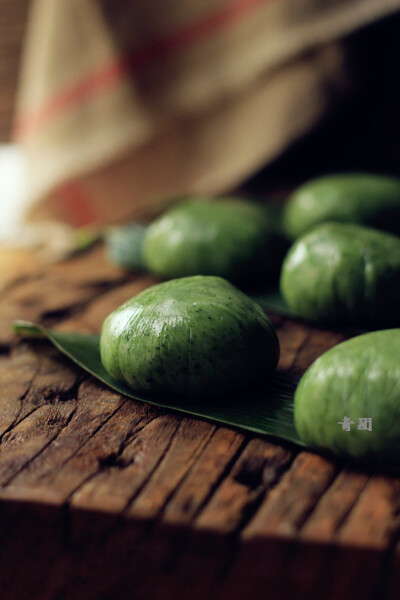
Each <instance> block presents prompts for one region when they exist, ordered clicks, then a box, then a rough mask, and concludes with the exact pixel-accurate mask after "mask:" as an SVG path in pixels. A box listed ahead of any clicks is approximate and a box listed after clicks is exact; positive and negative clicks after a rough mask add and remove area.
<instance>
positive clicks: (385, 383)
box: [294, 329, 400, 464]
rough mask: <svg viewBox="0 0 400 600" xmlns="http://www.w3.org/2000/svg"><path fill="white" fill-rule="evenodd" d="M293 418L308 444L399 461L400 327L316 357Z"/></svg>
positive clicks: (301, 387) (360, 456)
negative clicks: (347, 429)
mask: <svg viewBox="0 0 400 600" xmlns="http://www.w3.org/2000/svg"><path fill="white" fill-rule="evenodd" d="M345 417H347V418H348V419H349V420H345V419H344V418H345ZM360 419H361V422H360ZM365 419H371V421H370V422H369V421H365ZM294 421H295V426H296V429H297V431H298V433H299V435H300V437H301V438H302V439H303V440H304V441H305V442H307V443H309V444H313V445H316V446H320V447H321V448H328V449H330V450H333V451H335V452H339V453H342V454H344V455H348V456H351V457H354V458H358V459H370V460H371V461H374V462H375V461H382V462H386V463H392V464H393V463H395V462H396V461H397V462H399V460H400V329H391V330H385V331H374V332H373V333H367V334H364V335H360V336H358V337H355V338H353V339H351V340H348V341H346V342H343V343H341V344H339V345H338V346H335V347H334V348H332V349H331V350H328V352H326V353H325V354H323V355H322V356H321V357H320V358H318V359H317V360H316V361H315V362H314V363H313V364H312V365H311V367H310V368H309V369H308V371H307V372H306V373H305V375H304V376H303V377H302V379H301V380H300V383H299V386H298V388H297V390H296V393H295V399H294ZM351 421H352V422H353V423H351ZM343 422H345V423H346V422H347V428H350V430H349V431H346V425H343V424H342V423H343ZM343 427H345V429H343Z"/></svg>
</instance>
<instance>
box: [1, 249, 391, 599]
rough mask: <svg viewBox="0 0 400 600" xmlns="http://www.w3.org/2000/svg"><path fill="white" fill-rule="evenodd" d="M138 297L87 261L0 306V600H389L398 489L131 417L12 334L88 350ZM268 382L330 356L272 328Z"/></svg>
mask: <svg viewBox="0 0 400 600" xmlns="http://www.w3.org/2000/svg"><path fill="white" fill-rule="evenodd" d="M154 281H155V280H154V279H152V278H151V277H149V276H143V275H139V274H127V273H125V272H123V271H121V270H119V269H117V268H115V267H112V266H110V265H108V264H107V263H106V262H105V260H104V256H103V250H102V248H101V247H95V248H93V249H92V250H91V251H89V252H87V253H85V254H82V255H81V256H77V257H75V258H73V259H70V260H69V261H65V262H63V263H60V264H58V265H53V266H51V267H48V268H47V269H42V270H41V269H33V270H32V274H30V275H28V274H27V273H25V274H23V275H22V276H19V277H17V278H14V279H12V280H10V278H8V280H7V282H6V284H5V285H4V286H3V289H2V291H1V292H0V442H1V443H0V486H1V487H0V530H1V533H2V544H1V547H0V554H1V559H0V590H1V592H0V597H1V599H2V600H8V599H10V600H16V599H17V600H19V599H24V598H35V599H36V598H37V599H40V600H46V599H50V598H57V599H70V598H71V599H80V598H83V599H85V600H88V599H91V598H93V599H95V598H96V599H98V598H118V599H121V598H123V599H124V598H135V599H136V598H138V599H142V598H143V599H148V598H157V600H158V599H162V600H164V599H165V600H167V599H168V600H169V599H171V600H172V599H177V598H178V599H179V598H187V597H190V598H191V600H193V599H198V600H202V599H205V598H207V599H209V598H212V599H214V598H215V599H219V598H222V599H225V598H230V599H240V600H242V599H245V598H251V599H252V600H253V599H258V598H272V599H274V600H280V599H288V598H304V599H307V600H311V599H317V598H318V599H319V598H324V599H338V600H339V599H340V600H343V599H347V598H349V599H350V598H351V599H352V600H353V599H354V598H360V599H367V598H368V599H372V598H389V599H394V598H395V597H396V598H397V595H398V594H397V589H398V584H399V578H400V569H399V564H400V546H399V544H398V539H399V524H400V519H399V510H400V496H399V493H398V492H399V489H400V479H398V478H394V477H386V476H383V475H380V474H378V473H374V472H366V471H361V470H356V469H354V468H352V467H350V466H349V465H346V464H344V463H341V462H338V461H337V462H336V461H335V462H334V461H331V460H327V459H326V458H322V457H321V456H318V455H316V454H313V453H311V452H305V451H299V450H298V449H296V448H295V447H293V446H291V445H290V444H286V443H279V442H277V441H276V440H273V439H269V438H262V437H258V436H254V435H250V434H248V433H245V432H243V431H239V430H234V429H229V428H227V427H220V426H218V425H215V424H213V423H210V422H206V421H202V420H200V419H194V418H189V417H184V416H182V415H179V414H175V413H173V412H168V411H166V410H159V409H157V408H154V407H151V406H148V405H145V404H141V403H139V402H135V401H132V400H129V399H126V398H124V397H121V396H119V395H118V394H116V393H114V392H112V391H110V390H108V389H106V388H105V387H104V386H103V385H101V384H100V383H98V382H96V381H95V380H94V379H93V378H91V377H88V376H87V375H86V374H85V373H83V372H82V371H80V370H79V369H78V368H76V367H75V366H74V365H72V364H71V363H69V362H68V361H67V360H66V359H64V358H63V357H62V356H60V355H59V354H58V353H57V352H56V351H55V350H54V349H52V348H51V347H50V346H49V345H48V344H46V343H45V342H38V341H36V342H31V343H28V342H26V341H17V340H16V339H15V338H14V337H13V335H12V332H11V323H12V321H13V320H14V319H17V318H20V319H21V318H22V319H31V320H34V321H39V322H41V323H42V324H45V325H48V326H52V327H56V328H59V329H62V330H65V331H67V330H74V331H87V332H98V331H99V329H100V326H101V323H102V320H103V318H104V317H105V316H106V315H107V314H108V313H109V312H110V311H111V310H113V309H114V308H115V307H117V306H118V305H119V304H120V303H121V302H122V301H124V300H125V299H127V298H129V297H131V296H132V295H134V294H136V293H138V292H139V291H141V290H142V289H144V288H145V287H146V286H148V285H150V284H151V283H153V282H154ZM272 318H273V321H274V323H275V325H276V328H277V332H278V335H279V338H280V343H281V348H282V357H281V361H280V366H281V367H282V368H285V369H289V370H292V371H295V372H297V373H302V372H303V371H304V370H305V369H306V368H307V366H308V365H309V364H310V363H311V362H312V361H313V360H315V358H317V357H318V356H319V355H320V354H321V353H322V352H324V351H325V350H327V349H328V348H330V347H332V346H333V345H335V344H337V343H338V342H340V341H342V340H343V339H344V334H343V333H341V332H332V331H322V330H319V329H317V328H313V327H309V326H307V325H305V324H304V323H301V322H296V321H294V320H289V319H285V318H282V317H277V316H273V317H272Z"/></svg>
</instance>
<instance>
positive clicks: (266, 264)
mask: <svg viewBox="0 0 400 600" xmlns="http://www.w3.org/2000/svg"><path fill="white" fill-rule="evenodd" d="M287 247H288V244H287V241H286V239H285V238H284V237H283V236H282V234H281V233H279V232H278V231H277V226H276V224H275V222H274V219H273V218H272V217H271V215H270V213H269V212H268V211H267V209H266V208H265V207H262V206H259V205H257V204H255V203H252V202H247V201H244V200H240V199H236V198H231V199H223V200H222V199H220V200H213V199H193V200H187V201H183V202H181V203H180V204H178V205H176V206H174V207H173V208H171V209H170V210H168V211H167V212H166V213H165V214H164V215H162V216H161V217H160V218H159V219H157V220H156V221H155V222H154V223H153V224H152V225H150V227H149V228H148V230H147V232H146V235H145V238H144V243H143V251H142V256H143V260H144V263H145V265H146V266H147V268H148V269H149V271H151V272H152V273H154V274H156V275H159V276H161V277H163V278H166V279H170V278H175V277H185V276H188V275H216V276H219V277H223V278H225V279H228V280H229V281H231V282H233V283H235V284H238V285H242V284H254V283H256V282H260V283H261V284H265V283H266V282H269V281H270V280H271V279H273V278H276V277H277V276H278V274H279V269H280V266H281V263H282V259H283V256H284V254H285V251H286V250H287Z"/></svg>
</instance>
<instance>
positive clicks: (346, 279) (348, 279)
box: [280, 223, 400, 327]
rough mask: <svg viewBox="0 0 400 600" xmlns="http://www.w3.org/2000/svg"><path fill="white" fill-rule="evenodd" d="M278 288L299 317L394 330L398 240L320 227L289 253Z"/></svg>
mask: <svg viewBox="0 0 400 600" xmlns="http://www.w3.org/2000/svg"><path fill="white" fill-rule="evenodd" d="M280 287H281V293H282V295H283V297H284V298H285V300H286V302H287V304H288V305H289V307H290V308H291V310H292V311H293V312H294V313H295V314H297V315H299V316H300V317H303V318H306V319H309V320H312V321H318V322H326V323H338V324H348V325H358V326H362V327H381V326H385V327H396V326H397V325H399V324H400V238H398V237H396V236H394V235H391V234H389V233H385V232H383V231H377V230H374V229H370V228H369V227H362V226H361V225H348V224H345V223H325V224H324V225H319V226H318V227H316V228H315V229H313V230H312V231H310V232H309V233H307V234H306V235H304V236H303V237H301V238H299V239H298V240H297V241H296V242H295V243H294V244H293V246H292V247H291V248H290V250H289V252H288V254H287V256H286V258H285V260H284V263H283V266H282V273H281V281H280Z"/></svg>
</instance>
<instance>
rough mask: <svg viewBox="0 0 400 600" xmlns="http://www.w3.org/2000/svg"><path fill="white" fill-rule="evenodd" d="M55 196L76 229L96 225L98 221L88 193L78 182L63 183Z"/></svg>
mask: <svg viewBox="0 0 400 600" xmlns="http://www.w3.org/2000/svg"><path fill="white" fill-rule="evenodd" d="M55 195H56V197H57V200H58V201H59V202H61V203H62V206H63V208H65V209H66V211H67V212H68V215H69V217H70V219H71V222H72V224H73V225H75V226H76V227H81V226H83V225H89V224H94V223H96V221H97V220H98V219H97V215H96V212H95V210H94V209H93V207H92V205H91V202H90V199H89V197H88V195H87V193H86V192H85V190H84V189H83V188H82V186H81V185H80V184H78V183H77V182H76V181H67V182H66V183H63V184H62V185H61V186H60V187H59V188H58V189H57V192H56V194H55Z"/></svg>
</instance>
